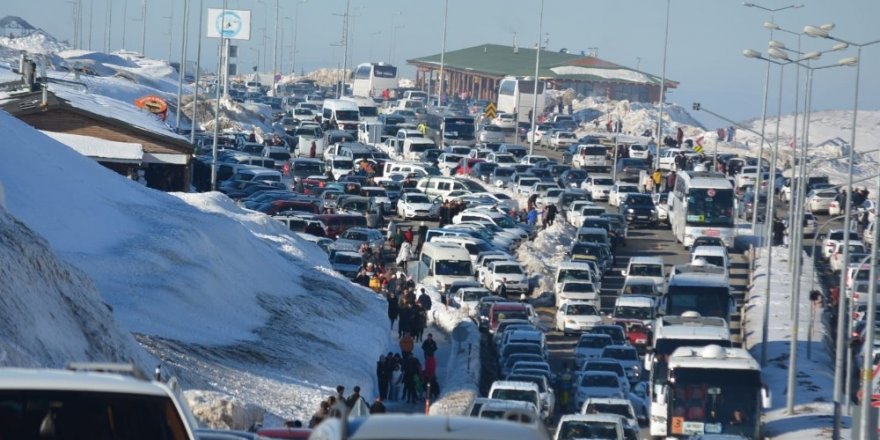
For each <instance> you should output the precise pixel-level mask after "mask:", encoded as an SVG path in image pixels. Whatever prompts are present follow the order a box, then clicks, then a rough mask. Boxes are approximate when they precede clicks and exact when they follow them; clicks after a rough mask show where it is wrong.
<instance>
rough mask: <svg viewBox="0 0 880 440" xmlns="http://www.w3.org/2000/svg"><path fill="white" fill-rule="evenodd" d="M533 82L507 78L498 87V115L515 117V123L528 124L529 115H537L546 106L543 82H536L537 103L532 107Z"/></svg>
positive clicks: (518, 78) (525, 78)
mask: <svg viewBox="0 0 880 440" xmlns="http://www.w3.org/2000/svg"><path fill="white" fill-rule="evenodd" d="M534 93H535V80H534V79H533V78H531V77H513V76H508V77H505V78H504V79H502V80H501V83H500V84H499V85H498V105H497V106H496V107H497V110H498V113H510V114H514V115H516V121H517V122H529V121H530V120H529V113H531V112H532V109H534V114H535V115H539V114H541V113H542V112H543V111H544V107H546V105H547V97H546V95H544V82H543V81H538V103H537V105H533V103H534V102H535V101H534Z"/></svg>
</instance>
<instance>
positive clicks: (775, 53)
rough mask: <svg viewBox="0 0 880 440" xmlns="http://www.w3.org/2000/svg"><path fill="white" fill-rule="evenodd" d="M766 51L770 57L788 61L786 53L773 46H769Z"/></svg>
mask: <svg viewBox="0 0 880 440" xmlns="http://www.w3.org/2000/svg"><path fill="white" fill-rule="evenodd" d="M767 53H769V54H770V57H771V58H776V59H777V60H785V61H790V60H789V58H788V54H787V53H785V52H783V51H781V50H779V49H777V48H775V47H771V48H770V49H768V50H767Z"/></svg>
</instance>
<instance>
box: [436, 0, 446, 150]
mask: <svg viewBox="0 0 880 440" xmlns="http://www.w3.org/2000/svg"><path fill="white" fill-rule="evenodd" d="M448 22H449V0H446V2H445V6H444V7H443V41H442V43H441V49H440V71H439V72H438V73H437V102H438V103H439V104H440V105H443V104H444V103H443V98H444V96H443V93H444V91H445V90H446V87H444V84H443V83H444V80H445V78H443V69H444V67H446V27H447V24H448ZM440 142H441V143H442V142H443V138H442V137H441V138H440ZM440 147H441V148H442V147H443V146H442V145H441V146H440Z"/></svg>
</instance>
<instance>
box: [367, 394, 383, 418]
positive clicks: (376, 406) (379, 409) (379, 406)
mask: <svg viewBox="0 0 880 440" xmlns="http://www.w3.org/2000/svg"><path fill="white" fill-rule="evenodd" d="M382 399H383V398H382V397H377V398H376V401H375V402H373V404H372V405H370V414H385V404H383V403H382Z"/></svg>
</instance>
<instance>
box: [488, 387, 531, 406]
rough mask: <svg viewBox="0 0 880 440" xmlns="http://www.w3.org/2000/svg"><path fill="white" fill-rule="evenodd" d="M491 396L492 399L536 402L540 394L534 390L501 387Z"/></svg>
mask: <svg viewBox="0 0 880 440" xmlns="http://www.w3.org/2000/svg"><path fill="white" fill-rule="evenodd" d="M490 397H491V398H492V399H499V400H516V401H518V402H528V403H535V402H537V401H538V396H537V395H536V394H535V391H534V390H515V389H507V388H500V389H496V390H495V391H493V392H492V395H491V396H490Z"/></svg>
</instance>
